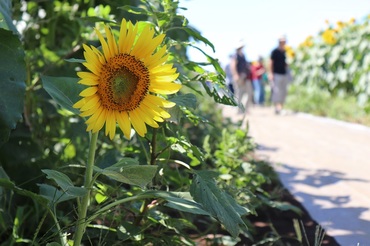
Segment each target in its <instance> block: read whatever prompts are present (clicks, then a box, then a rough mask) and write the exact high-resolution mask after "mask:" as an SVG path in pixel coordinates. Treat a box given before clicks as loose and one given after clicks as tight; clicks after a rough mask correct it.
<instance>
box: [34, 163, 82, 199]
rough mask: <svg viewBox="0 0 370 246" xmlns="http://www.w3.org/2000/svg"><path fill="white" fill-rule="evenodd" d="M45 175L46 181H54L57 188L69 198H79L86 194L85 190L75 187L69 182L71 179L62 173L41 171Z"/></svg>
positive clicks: (48, 170) (47, 170)
mask: <svg viewBox="0 0 370 246" xmlns="http://www.w3.org/2000/svg"><path fill="white" fill-rule="evenodd" d="M41 171H42V172H43V173H45V174H46V175H47V176H46V177H47V178H48V179H52V180H54V181H55V182H56V183H57V184H58V186H59V187H60V188H61V189H62V190H63V192H65V193H66V194H68V195H69V196H71V197H81V196H84V195H85V194H86V189H84V188H81V187H75V186H74V185H73V183H72V181H71V179H70V178H69V177H68V176H67V175H65V174H64V173H61V172H58V171H55V170H50V169H43V170H41Z"/></svg>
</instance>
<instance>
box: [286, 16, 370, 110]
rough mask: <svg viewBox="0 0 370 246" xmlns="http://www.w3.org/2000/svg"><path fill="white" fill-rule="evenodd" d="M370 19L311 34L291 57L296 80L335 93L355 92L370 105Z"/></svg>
mask: <svg viewBox="0 0 370 246" xmlns="http://www.w3.org/2000/svg"><path fill="white" fill-rule="evenodd" d="M369 47H370V21H369V18H368V17H366V18H364V19H363V20H359V21H357V22H355V21H354V20H351V21H349V22H338V23H337V26H336V27H334V26H332V25H330V26H329V27H328V28H327V29H326V30H324V31H322V32H321V33H319V34H318V35H317V36H316V37H308V38H307V39H306V41H305V42H303V43H302V44H301V45H300V46H299V47H298V48H297V49H296V50H295V51H294V54H295V55H294V58H292V59H291V60H290V63H291V67H292V68H293V72H294V75H295V83H297V84H302V85H305V86H308V87H311V86H315V87H317V88H320V89H321V90H325V91H328V92H329V93H330V94H331V95H334V96H337V95H339V96H341V95H352V96H355V97H356V98H357V102H358V104H359V105H360V106H362V107H369V105H370V77H369V72H370V55H369V54H370V48H369Z"/></svg>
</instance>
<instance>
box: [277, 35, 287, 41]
mask: <svg viewBox="0 0 370 246" xmlns="http://www.w3.org/2000/svg"><path fill="white" fill-rule="evenodd" d="M278 40H279V42H282V41H286V36H285V35H281V36H280V37H279V39H278Z"/></svg>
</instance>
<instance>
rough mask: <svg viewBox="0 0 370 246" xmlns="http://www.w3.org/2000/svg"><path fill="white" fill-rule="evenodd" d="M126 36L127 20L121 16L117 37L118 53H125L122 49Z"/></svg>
mask: <svg viewBox="0 0 370 246" xmlns="http://www.w3.org/2000/svg"><path fill="white" fill-rule="evenodd" d="M126 37H127V22H126V20H125V19H124V18H123V19H122V21H121V29H120V31H119V38H118V50H119V52H120V53H125V52H124V51H123V45H124V44H125V42H126Z"/></svg>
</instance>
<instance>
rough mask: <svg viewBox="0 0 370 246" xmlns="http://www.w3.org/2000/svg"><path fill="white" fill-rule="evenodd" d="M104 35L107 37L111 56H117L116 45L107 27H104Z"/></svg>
mask: <svg viewBox="0 0 370 246" xmlns="http://www.w3.org/2000/svg"><path fill="white" fill-rule="evenodd" d="M105 35H106V36H107V41H108V46H109V50H110V54H111V56H115V55H118V48H117V43H116V40H115V39H114V35H113V33H112V30H111V29H110V27H109V26H105Z"/></svg>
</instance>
